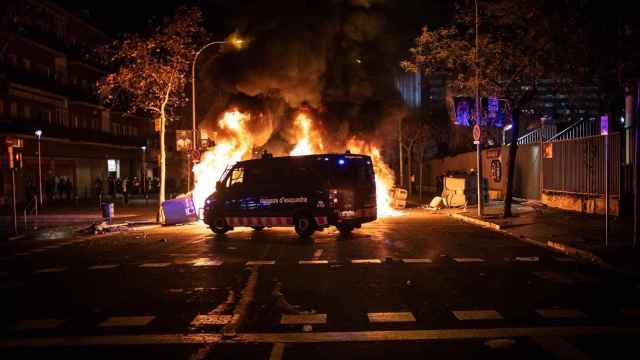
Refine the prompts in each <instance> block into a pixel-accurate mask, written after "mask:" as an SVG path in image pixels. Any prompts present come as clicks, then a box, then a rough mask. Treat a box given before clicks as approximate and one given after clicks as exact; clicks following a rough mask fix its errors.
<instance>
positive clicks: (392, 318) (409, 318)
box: [367, 312, 416, 323]
mask: <svg viewBox="0 0 640 360" xmlns="http://www.w3.org/2000/svg"><path fill="white" fill-rule="evenodd" d="M367 316H368V317H369V322H372V323H377V322H415V321H416V318H415V317H414V316H413V314H412V313H410V312H379V313H368V314H367Z"/></svg>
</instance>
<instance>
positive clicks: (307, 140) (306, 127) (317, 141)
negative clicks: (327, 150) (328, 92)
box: [289, 112, 324, 156]
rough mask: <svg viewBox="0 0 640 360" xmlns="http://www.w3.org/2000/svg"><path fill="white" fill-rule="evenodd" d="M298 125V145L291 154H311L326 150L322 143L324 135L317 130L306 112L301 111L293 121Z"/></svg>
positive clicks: (296, 131)
mask: <svg viewBox="0 0 640 360" xmlns="http://www.w3.org/2000/svg"><path fill="white" fill-rule="evenodd" d="M293 125H295V126H296V128H295V133H296V143H297V144H296V146H295V147H294V148H293V150H291V153H290V154H289V155H292V156H300V155H311V154H318V153H323V152H324V146H323V145H322V136H321V135H320V132H318V130H316V129H315V128H314V126H313V123H312V122H311V119H310V118H309V116H308V115H307V114H305V113H302V112H301V113H299V114H298V115H297V116H296V120H295V121H294V122H293Z"/></svg>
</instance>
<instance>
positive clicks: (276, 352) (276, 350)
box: [269, 343, 284, 360]
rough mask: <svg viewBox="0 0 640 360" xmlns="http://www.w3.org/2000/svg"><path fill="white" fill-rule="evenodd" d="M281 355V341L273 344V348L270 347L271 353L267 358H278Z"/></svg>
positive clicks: (282, 347)
mask: <svg viewBox="0 0 640 360" xmlns="http://www.w3.org/2000/svg"><path fill="white" fill-rule="evenodd" d="M282 355H284V344H283V343H275V344H273V348H272V349H271V355H269V360H280V359H282Z"/></svg>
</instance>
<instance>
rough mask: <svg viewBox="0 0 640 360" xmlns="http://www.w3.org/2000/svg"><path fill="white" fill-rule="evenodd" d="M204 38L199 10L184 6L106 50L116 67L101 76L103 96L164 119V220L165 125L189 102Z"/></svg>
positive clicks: (163, 176) (99, 85)
mask: <svg viewBox="0 0 640 360" xmlns="http://www.w3.org/2000/svg"><path fill="white" fill-rule="evenodd" d="M205 38H206V32H205V30H204V29H203V27H202V14H201V12H200V10H199V9H197V8H181V9H179V10H178V11H177V12H176V14H175V16H174V17H173V18H166V19H164V20H163V22H162V23H161V24H159V25H158V26H157V27H156V28H155V29H153V30H152V31H150V33H149V34H148V35H138V34H129V35H126V36H125V37H124V38H123V39H122V40H119V41H116V42H114V43H113V44H112V45H111V46H109V47H108V48H105V49H104V51H105V52H106V53H107V54H108V59H109V60H110V63H111V65H112V66H114V67H115V68H116V71H115V72H113V73H111V74H108V75H107V76H105V77H104V78H103V79H101V80H100V81H98V83H97V89H98V93H99V95H100V96H101V97H102V99H103V100H104V101H105V102H107V103H110V104H112V105H115V106H120V107H123V108H126V109H128V110H129V111H131V112H144V113H146V114H151V115H153V116H154V117H157V118H159V121H160V194H159V204H158V206H159V208H158V220H160V221H162V220H163V215H162V207H161V206H162V202H163V201H164V199H165V187H166V186H165V183H166V151H165V129H166V124H167V121H168V119H172V118H173V115H174V114H175V111H176V109H178V108H180V107H181V106H183V105H185V103H186V102H187V101H188V97H187V96H188V92H187V91H186V85H187V83H188V79H189V77H188V75H189V71H190V65H191V61H192V59H193V56H194V54H195V53H196V50H197V49H198V47H197V46H198V45H199V44H201V43H202V42H203V41H204V39H205Z"/></svg>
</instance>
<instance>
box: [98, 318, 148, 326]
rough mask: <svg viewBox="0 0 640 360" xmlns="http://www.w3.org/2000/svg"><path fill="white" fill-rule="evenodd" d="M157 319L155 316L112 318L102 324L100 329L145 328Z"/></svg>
mask: <svg viewBox="0 0 640 360" xmlns="http://www.w3.org/2000/svg"><path fill="white" fill-rule="evenodd" d="M155 318H156V317H155V316H112V317H110V318H108V319H107V320H105V321H103V322H102V323H100V327H127V326H145V325H147V324H149V323H150V322H151V321H152V320H153V319H155Z"/></svg>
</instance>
